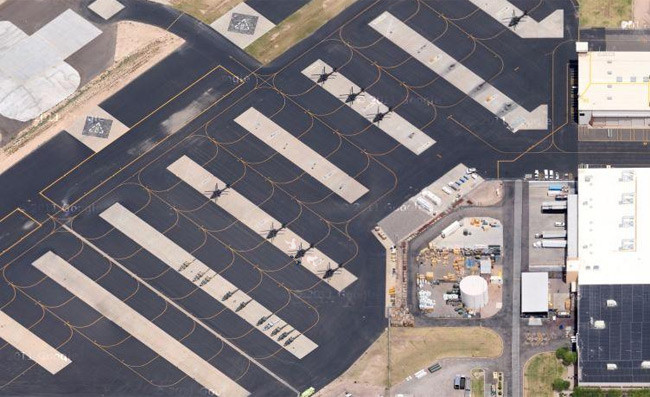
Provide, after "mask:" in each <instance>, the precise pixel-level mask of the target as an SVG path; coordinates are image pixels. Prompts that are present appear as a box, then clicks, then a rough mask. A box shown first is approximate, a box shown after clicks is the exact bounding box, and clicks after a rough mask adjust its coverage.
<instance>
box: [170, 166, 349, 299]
mask: <svg viewBox="0 0 650 397" xmlns="http://www.w3.org/2000/svg"><path fill="white" fill-rule="evenodd" d="M167 169H168V170H169V171H171V172H172V173H173V174H174V175H176V176H177V177H179V178H180V179H181V180H183V181H184V182H185V183H187V184H188V185H190V186H191V187H193V188H194V189H195V190H196V191H198V192H199V193H201V194H205V193H204V192H209V191H211V190H213V189H215V187H216V186H219V187H223V186H225V185H226V184H225V183H224V182H223V181H222V180H220V179H219V178H217V177H216V176H214V175H212V174H211V173H210V172H209V171H207V170H206V169H205V168H203V167H201V166H200V165H199V164H197V163H196V162H194V161H193V160H192V159H190V158H189V157H187V156H183V157H181V158H179V159H178V160H176V161H175V162H173V163H172V164H171V165H170V166H169V167H167ZM212 201H213V202H214V203H215V204H216V205H218V206H219V207H221V208H223V209H224V210H226V212H228V213H229V214H230V215H232V216H234V217H235V218H237V219H238V220H239V221H240V222H241V223H243V224H244V225H246V226H247V227H248V228H250V229H251V230H253V231H254V232H255V233H257V234H259V236H260V237H262V238H263V239H266V236H267V234H268V232H269V230H271V229H273V228H279V227H280V226H281V225H282V222H280V221H278V220H277V219H275V218H273V217H272V216H271V215H269V214H268V213H266V211H264V210H263V209H261V208H260V207H258V206H257V205H255V204H254V203H252V202H251V201H250V200H248V199H247V198H246V197H244V196H243V195H242V194H240V193H239V192H237V190H236V189H235V188H232V187H231V188H230V189H229V190H228V194H224V195H222V196H221V197H218V198H215V199H213V200H212ZM269 242H270V243H271V244H273V245H274V246H275V247H277V248H278V249H280V250H281V251H283V252H284V253H285V254H287V255H293V254H295V252H296V250H297V249H298V248H299V247H300V246H301V245H302V246H303V247H305V248H306V247H309V242H308V241H307V240H305V239H303V238H302V237H300V236H299V235H298V234H297V233H295V232H294V231H292V230H291V226H290V225H289V226H287V227H286V228H284V229H282V230H281V231H280V232H279V233H278V235H277V236H276V237H275V238H273V239H271V240H269ZM300 264H301V265H302V266H303V267H304V268H305V269H307V270H309V271H310V272H312V273H313V274H314V275H316V276H317V277H323V275H324V274H325V271H327V269H328V266H330V267H331V268H333V269H335V268H337V267H338V265H339V264H338V263H337V262H336V261H334V260H333V259H331V258H330V257H329V256H327V255H325V254H324V253H323V252H321V251H320V250H319V249H318V248H316V247H314V248H312V249H310V250H309V251H308V252H307V253H306V254H305V257H304V259H303V260H302V261H301V262H300ZM356 279H357V278H356V276H355V275H354V274H352V273H350V272H349V271H348V270H347V269H338V270H336V272H335V274H334V275H332V277H330V278H329V279H327V283H328V284H329V285H331V286H332V287H333V288H334V289H336V290H337V291H339V292H340V291H342V290H344V289H345V288H346V287H347V286H349V285H350V284H352V283H353V282H354V281H356Z"/></svg>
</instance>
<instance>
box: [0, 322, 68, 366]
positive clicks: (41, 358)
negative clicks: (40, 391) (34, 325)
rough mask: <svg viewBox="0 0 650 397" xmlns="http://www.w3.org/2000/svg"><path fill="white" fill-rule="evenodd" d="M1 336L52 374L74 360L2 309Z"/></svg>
mask: <svg viewBox="0 0 650 397" xmlns="http://www.w3.org/2000/svg"><path fill="white" fill-rule="evenodd" d="M0 338H2V339H4V340H5V341H6V342H7V343H9V344H10V345H11V346H13V347H15V348H16V349H17V350H19V351H20V352H21V353H23V354H24V355H26V356H27V357H29V358H30V359H32V360H34V361H35V362H36V363H37V364H38V365H40V366H41V367H43V368H45V369H46V370H47V372H49V373H51V374H52V375H54V374H56V373H57V372H59V371H61V370H62V369H63V368H65V367H66V366H68V364H70V363H71V362H72V361H71V360H70V359H69V358H68V357H66V356H65V355H64V354H62V353H59V352H58V350H56V349H55V348H53V347H52V346H50V345H49V344H48V343H47V342H45V341H44V340H43V339H41V338H40V337H38V335H36V334H34V333H33V332H32V331H30V330H29V329H27V328H25V327H23V326H22V324H20V323H19V322H17V321H16V320H14V319H13V318H11V317H9V316H8V315H7V314H6V313H4V312H2V311H0Z"/></svg>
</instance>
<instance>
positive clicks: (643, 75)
mask: <svg viewBox="0 0 650 397" xmlns="http://www.w3.org/2000/svg"><path fill="white" fill-rule="evenodd" d="M579 50H580V49H579ZM583 50H584V48H583ZM649 69H650V52H645V51H644V52H641V51H638V52H637V51H620V52H617V51H596V52H594V51H591V52H590V51H579V53H578V114H579V117H578V122H579V124H580V125H591V126H593V127H618V128H635V127H646V128H647V127H648V125H649V124H650V100H649V99H650V84H648V83H649V79H648V70H649Z"/></svg>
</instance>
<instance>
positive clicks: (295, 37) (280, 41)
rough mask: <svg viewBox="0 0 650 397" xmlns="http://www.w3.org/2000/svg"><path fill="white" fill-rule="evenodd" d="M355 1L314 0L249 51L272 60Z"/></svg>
mask: <svg viewBox="0 0 650 397" xmlns="http://www.w3.org/2000/svg"><path fill="white" fill-rule="evenodd" d="M355 1H357V0H311V1H310V2H309V3H307V4H305V5H304V6H303V7H301V8H300V9H299V10H298V11H296V12H294V13H293V14H292V15H290V16H289V17H288V18H286V19H285V20H284V21H282V22H280V23H279V24H278V25H277V26H276V27H274V28H273V29H271V30H270V31H268V32H267V33H266V34H265V35H264V36H262V37H260V38H259V39H258V40H256V41H255V42H254V43H253V44H251V45H249V46H248V47H246V52H247V53H249V54H250V55H252V56H253V57H255V58H257V60H259V61H260V62H262V63H269V62H271V61H272V60H274V59H275V58H277V57H278V56H280V55H281V54H283V53H284V52H285V51H286V50H288V49H289V48H291V47H293V46H294V45H295V44H296V43H298V42H300V41H301V40H302V39H304V38H306V37H308V36H309V35H311V34H312V33H314V32H315V31H316V30H318V28H320V27H321V26H323V25H325V23H327V22H328V21H329V20H330V19H332V18H334V17H335V16H337V15H338V14H339V13H341V11H343V10H344V9H346V8H347V7H349V6H350V5H352V4H353V3H354V2H355Z"/></svg>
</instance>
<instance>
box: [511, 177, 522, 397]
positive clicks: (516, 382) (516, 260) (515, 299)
mask: <svg viewBox="0 0 650 397" xmlns="http://www.w3.org/2000/svg"><path fill="white" fill-rule="evenodd" d="M522 191H523V182H522V181H520V180H519V181H516V182H515V206H514V207H515V208H514V241H513V252H512V338H511V341H512V350H511V353H512V372H511V379H512V381H511V384H512V393H511V395H513V396H520V395H521V367H520V365H519V343H520V340H519V326H520V322H521V319H520V318H519V307H520V299H521V289H520V288H519V286H520V285H521V216H522V210H523V208H522V200H521V196H522Z"/></svg>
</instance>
